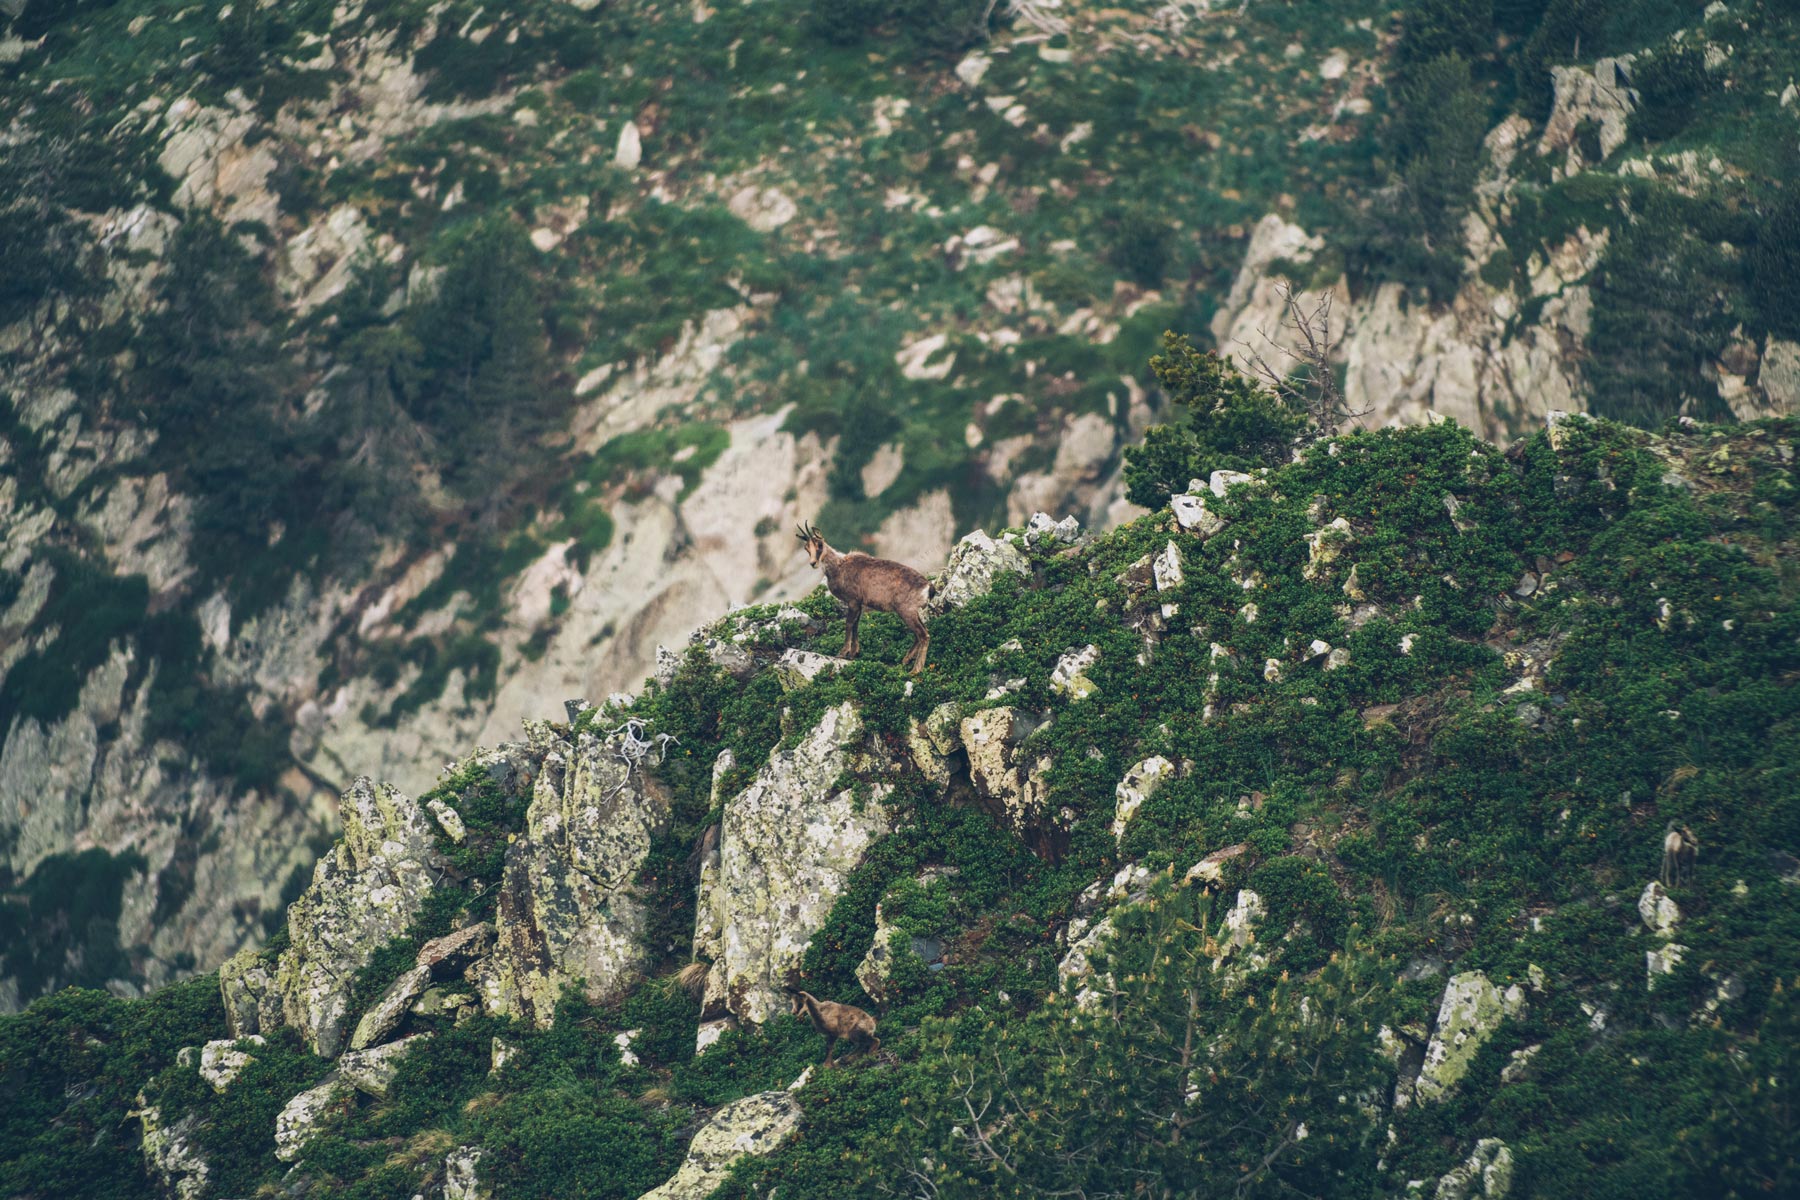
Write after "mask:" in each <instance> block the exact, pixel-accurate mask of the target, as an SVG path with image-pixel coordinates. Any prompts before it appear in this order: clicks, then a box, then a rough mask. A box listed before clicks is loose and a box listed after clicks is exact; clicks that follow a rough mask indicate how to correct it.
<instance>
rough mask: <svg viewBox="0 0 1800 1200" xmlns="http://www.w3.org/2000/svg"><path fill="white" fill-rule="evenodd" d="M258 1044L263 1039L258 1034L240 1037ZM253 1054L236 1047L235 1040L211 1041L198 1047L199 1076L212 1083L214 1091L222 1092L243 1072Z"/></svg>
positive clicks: (260, 1043) (261, 1042)
mask: <svg viewBox="0 0 1800 1200" xmlns="http://www.w3.org/2000/svg"><path fill="white" fill-rule="evenodd" d="M242 1040H243V1041H246V1042H253V1043H255V1044H256V1045H258V1046H260V1045H262V1044H263V1039H262V1036H261V1035H260V1034H251V1035H249V1036H248V1037H246V1038H243V1039H242ZM254 1058H255V1056H254V1055H252V1054H251V1053H249V1052H248V1051H246V1050H240V1049H238V1042H237V1040H234V1039H230V1038H226V1039H222V1040H219V1041H212V1042H208V1043H206V1045H204V1046H202V1047H200V1078H202V1079H204V1080H206V1082H207V1083H209V1084H211V1085H212V1090H213V1091H215V1092H223V1091H224V1090H225V1089H226V1088H228V1087H230V1086H231V1085H232V1083H233V1082H235V1081H236V1079H237V1077H238V1076H239V1075H242V1074H243V1073H244V1068H245V1067H247V1066H249V1065H250V1063H251V1062H252V1060H253V1059H254Z"/></svg>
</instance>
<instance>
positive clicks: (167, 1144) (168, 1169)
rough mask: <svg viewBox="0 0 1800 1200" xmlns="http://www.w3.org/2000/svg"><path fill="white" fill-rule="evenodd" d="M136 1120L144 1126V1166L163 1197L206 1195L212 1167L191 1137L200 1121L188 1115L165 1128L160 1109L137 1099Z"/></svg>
mask: <svg viewBox="0 0 1800 1200" xmlns="http://www.w3.org/2000/svg"><path fill="white" fill-rule="evenodd" d="M138 1120H139V1121H141V1122H142V1123H143V1126H144V1138H143V1146H144V1165H145V1166H146V1167H148V1168H149V1170H150V1175H151V1178H153V1179H155V1180H156V1181H157V1182H158V1183H160V1184H161V1185H162V1190H163V1194H164V1195H167V1196H173V1197H175V1200H200V1197H201V1196H204V1195H205V1194H206V1188H207V1180H208V1178H209V1177H210V1176H211V1175H212V1166H211V1164H209V1163H208V1162H207V1161H206V1159H205V1157H204V1156H203V1155H202V1154H201V1153H200V1146H199V1142H198V1139H197V1138H196V1137H195V1136H194V1134H195V1132H196V1131H197V1130H198V1129H199V1127H200V1120H199V1118H198V1117H196V1116H195V1115H194V1114H192V1113H189V1114H188V1115H187V1116H185V1117H183V1118H181V1120H179V1121H177V1122H175V1123H174V1124H173V1125H164V1124H163V1121H162V1110H161V1109H160V1108H157V1107H156V1106H155V1105H153V1104H146V1103H145V1102H144V1097H143V1096H142V1095H140V1096H138Z"/></svg>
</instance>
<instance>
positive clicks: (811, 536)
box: [794, 521, 825, 567]
mask: <svg viewBox="0 0 1800 1200" xmlns="http://www.w3.org/2000/svg"><path fill="white" fill-rule="evenodd" d="M794 536H795V537H796V538H798V539H799V541H800V544H801V545H802V546H805V547H806V556H807V558H808V559H809V560H810V561H811V565H813V566H814V567H817V566H818V565H819V559H820V558H822V557H823V556H824V554H825V535H824V534H822V533H820V532H819V531H818V530H817V529H814V528H813V526H812V522H811V521H803V522H801V523H800V525H798V526H797V527H795V529H794Z"/></svg>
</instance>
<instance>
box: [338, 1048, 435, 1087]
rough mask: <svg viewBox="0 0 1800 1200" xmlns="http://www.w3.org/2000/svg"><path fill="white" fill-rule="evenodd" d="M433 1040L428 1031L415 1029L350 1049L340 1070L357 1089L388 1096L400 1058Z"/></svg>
mask: <svg viewBox="0 0 1800 1200" xmlns="http://www.w3.org/2000/svg"><path fill="white" fill-rule="evenodd" d="M430 1040H431V1035H430V1034H429V1033H416V1034H414V1035H413V1036H411V1037H404V1038H401V1039H400V1040H399V1041H397V1042H389V1043H387V1044H386V1045H384V1046H376V1047H374V1048H372V1049H369V1050H351V1051H349V1052H348V1053H346V1054H344V1055H343V1056H342V1057H340V1058H339V1059H338V1070H339V1071H340V1072H342V1073H343V1076H344V1078H345V1079H347V1080H349V1081H350V1082H351V1083H352V1084H354V1085H355V1086H356V1088H357V1090H358V1091H362V1092H366V1093H368V1094H369V1095H371V1096H385V1095H387V1093H388V1088H389V1086H390V1085H392V1084H393V1082H394V1076H395V1075H397V1074H399V1073H400V1060H401V1059H402V1058H405V1057H406V1056H407V1055H408V1054H409V1053H411V1052H412V1051H413V1050H415V1049H417V1048H418V1047H419V1046H420V1045H421V1044H422V1043H424V1042H428V1041H430Z"/></svg>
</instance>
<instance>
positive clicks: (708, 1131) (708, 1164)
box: [642, 1091, 801, 1200]
mask: <svg viewBox="0 0 1800 1200" xmlns="http://www.w3.org/2000/svg"><path fill="white" fill-rule="evenodd" d="M800 1116H801V1113H800V1102H799V1101H797V1100H795V1099H794V1097H793V1096H792V1095H790V1094H789V1093H787V1092H785V1091H783V1092H758V1093H757V1094H756V1095H754V1096H745V1097H744V1098H743V1099H742V1100H734V1101H732V1102H731V1103H730V1104H727V1105H726V1106H725V1107H723V1108H721V1109H719V1110H718V1111H717V1112H715V1113H714V1114H713V1115H712V1118H711V1119H710V1120H708V1121H707V1122H706V1124H704V1125H702V1126H701V1127H700V1130H699V1132H697V1133H696V1134H694V1140H693V1141H691V1142H689V1143H688V1151H687V1157H686V1158H685V1159H684V1160H682V1163H681V1167H680V1168H679V1169H678V1170H677V1171H676V1172H675V1174H674V1175H673V1176H671V1177H670V1179H669V1181H668V1182H667V1183H664V1184H662V1185H661V1186H659V1187H655V1188H652V1189H651V1190H650V1191H648V1192H645V1193H644V1195H643V1197H642V1200H706V1197H708V1196H710V1195H712V1194H713V1190H714V1189H715V1188H717V1187H718V1186H719V1184H720V1182H721V1181H722V1180H723V1179H724V1178H725V1175H726V1173H727V1172H728V1171H730V1170H731V1168H732V1167H733V1166H734V1165H735V1164H736V1163H737V1162H738V1161H739V1160H740V1159H743V1158H748V1157H750V1156H752V1155H761V1154H770V1153H773V1152H774V1151H775V1150H777V1149H778V1148H780V1146H781V1144H782V1143H783V1142H785V1141H787V1139H788V1138H790V1137H792V1136H793V1134H794V1132H795V1131H796V1130H797V1129H799V1127H800Z"/></svg>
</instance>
